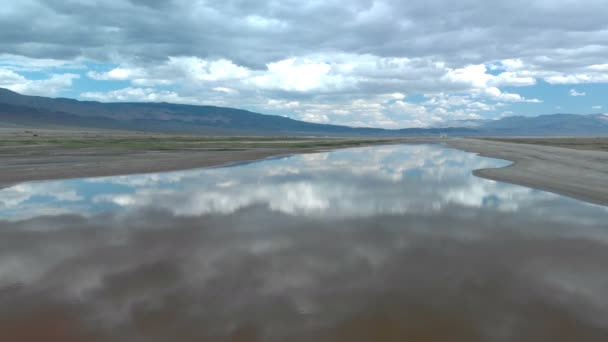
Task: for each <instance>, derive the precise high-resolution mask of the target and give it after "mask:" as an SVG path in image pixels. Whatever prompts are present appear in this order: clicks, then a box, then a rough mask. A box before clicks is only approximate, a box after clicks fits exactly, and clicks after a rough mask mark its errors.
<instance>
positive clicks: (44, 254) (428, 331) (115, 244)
mask: <svg viewBox="0 0 608 342" xmlns="http://www.w3.org/2000/svg"><path fill="white" fill-rule="evenodd" d="M506 165H509V162H507V161H503V160H497V159H492V158H485V157H480V156H477V155H475V154H472V153H467V152H462V151H459V150H455V149H450V148H446V147H445V146H442V145H440V144H420V145H414V144H411V145H388V146H374V147H364V148H352V149H343V150H337V151H331V152H324V153H314V154H303V155H294V156H286V157H282V158H274V159H268V160H263V161H258V162H251V163H239V164H234V165H231V166H227V167H217V168H207V169H197V170H187V171H180V172H170V173H158V174H142V175H129V176H116V177H102V178H83V179H70V180H59V181H44V182H30V183H23V184H18V185H14V186H12V187H8V188H4V189H1V190H0V340H2V341H41V340H44V341H81V340H82V341H177V340H179V341H224V340H229V341H266V340H268V341H285V340H289V341H336V340H339V341H404V340H417V341H419V340H424V341H440V340H451V341H574V340H576V341H608V319H607V318H606V317H608V273H607V272H606V270H608V207H603V206H597V205H592V204H588V203H584V202H581V201H578V200H573V199H569V198H566V197H563V196H559V195H556V194H552V193H548V192H543V191H539V190H534V189H530V188H526V187H521V186H517V185H511V184H506V183H500V182H494V181H490V180H485V179H481V178H478V177H475V176H473V175H472V173H471V171H472V170H474V169H479V168H488V167H501V166H506Z"/></svg>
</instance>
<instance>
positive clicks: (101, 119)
mask: <svg viewBox="0 0 608 342" xmlns="http://www.w3.org/2000/svg"><path fill="white" fill-rule="evenodd" d="M1 125H21V126H32V127H84V128H104V129H121V130H135V131H148V132H163V133H190V134H209V135H327V136H397V135H436V134H440V133H447V134H452V135H461V136H471V135H521V136H525V135H608V115H606V114H591V115H576V114H552V115H541V116H536V117H525V116H509V117H505V118H502V119H499V120H464V121H452V122H449V123H447V125H446V124H444V125H443V126H442V127H432V128H403V129H393V130H390V129H381V128H365V127H348V126H340V125H327V124H318V123H311V122H305V121H299V120H294V119H290V118H286V117H283V116H278V115H265V114H259V113H254V112H251V111H247V110H242V109H235V108H226V107H215V106H196V105H183V104H172V103H139V102H133V103H128V102H124V103H123V102H121V103H102V102H95V101H78V100H73V99H66V98H48V97H41V96H27V95H21V94H19V93H16V92H13V91H10V90H8V89H4V88H0V126H1Z"/></svg>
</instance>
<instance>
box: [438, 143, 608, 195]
mask: <svg viewBox="0 0 608 342" xmlns="http://www.w3.org/2000/svg"><path fill="white" fill-rule="evenodd" d="M449 145H450V146H452V147H455V148H458V149H461V150H464V151H468V152H475V153H479V154H480V155H482V156H487V157H493V158H500V159H506V160H510V161H513V162H514V163H513V164H512V165H509V166H507V167H504V168H497V169H481V170H475V171H474V174H475V175H476V176H479V177H483V178H487V179H492V180H496V181H501V182H508V183H513V184H518V185H523V186H527V187H530V188H535V189H540V190H545V191H549V192H553V193H557V194H560V195H565V196H569V197H573V198H577V199H580V200H583V201H587V202H591V203H596V204H602V205H608V152H605V151H593V150H582V149H572V148H563V147H555V146H544V145H538V144H526V143H512V142H503V141H490V140H475V139H450V141H449Z"/></svg>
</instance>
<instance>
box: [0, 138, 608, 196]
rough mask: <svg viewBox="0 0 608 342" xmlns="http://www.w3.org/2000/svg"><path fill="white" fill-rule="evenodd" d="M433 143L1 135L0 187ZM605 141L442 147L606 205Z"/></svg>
mask: <svg viewBox="0 0 608 342" xmlns="http://www.w3.org/2000/svg"><path fill="white" fill-rule="evenodd" d="M503 140H504V139H503ZM437 141H445V140H439V139H436V138H402V139H374V138H368V139H362V138H351V139H345V138H342V139H331V138H295V137H284V138H277V137H193V136H167V135H148V134H141V133H139V134H134V133H132V132H116V131H57V130H34V131H29V130H25V131H24V130H22V129H17V130H15V129H5V130H0V161H1V163H0V188H1V187H5V186H8V185H10V184H15V183H19V182H25V181H33V180H48V179H62V178H77V177H97V176H112V175H124V174H136V173H149V172H164V171H174V170H184V169H192V168H199V167H209V166H219V165H225V164H229V163H234V162H240V161H247V160H259V159H264V158H268V157H273V156H279V155H288V154H295V153H312V152H318V151H323V150H331V149H337V148H345V147H354V146H364V145H373V144H389V143H407V142H413V143H417V142H437ZM607 141H608V139H605V138H599V140H598V139H595V140H594V139H587V138H584V139H571V138H565V139H558V140H556V139H552V138H535V139H533V140H530V139H528V140H526V139H511V140H510V141H495V140H478V139H458V138H452V139H449V140H447V142H448V144H449V145H450V146H451V147H454V148H457V149H461V150H465V151H469V152H475V153H479V154H480V155H483V156H488V157H494V158H500V159H506V160H510V161H513V162H514V164H513V165H510V166H508V167H504V168H498V169H484V170H475V171H474V173H475V175H477V176H479V177H483V178H487V179H492V180H497V181H502V182H508V183H513V184H519V185H523V186H527V187H531V188H536V189H541V190H545V191H550V192H554V193H558V194H561V195H565V196H570V197H574V198H577V199H580V200H584V201H588V202H592V203H596V204H602V205H608V152H606V151H605V150H602V149H603V148H604V147H603V146H604V145H603V144H605V143H606V142H607ZM547 145H557V146H547ZM558 146H565V147H567V148H565V147H558ZM598 149H599V150H598Z"/></svg>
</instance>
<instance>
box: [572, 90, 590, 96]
mask: <svg viewBox="0 0 608 342" xmlns="http://www.w3.org/2000/svg"><path fill="white" fill-rule="evenodd" d="M569 94H570V96H585V95H587V93H585V92H584V91H582V92H578V91H576V89H570V92H569Z"/></svg>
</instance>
